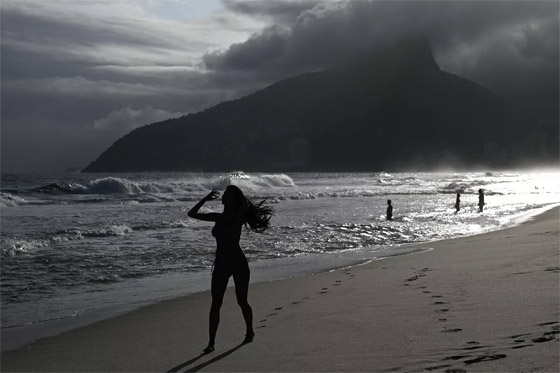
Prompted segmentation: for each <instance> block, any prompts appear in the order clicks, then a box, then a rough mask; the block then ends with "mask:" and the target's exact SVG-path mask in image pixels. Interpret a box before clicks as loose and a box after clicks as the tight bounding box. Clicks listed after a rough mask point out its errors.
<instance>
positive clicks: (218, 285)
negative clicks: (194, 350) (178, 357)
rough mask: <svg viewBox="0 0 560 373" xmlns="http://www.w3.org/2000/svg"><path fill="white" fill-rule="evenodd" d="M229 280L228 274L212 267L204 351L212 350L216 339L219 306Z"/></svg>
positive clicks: (220, 306)
mask: <svg viewBox="0 0 560 373" xmlns="http://www.w3.org/2000/svg"><path fill="white" fill-rule="evenodd" d="M228 280H229V274H228V273H225V272H224V271H222V270H220V269H219V268H214V271H213V272H212V290H211V292H212V305H211V306H210V317H209V328H208V331H209V334H210V341H209V342H208V347H206V348H205V349H204V352H212V351H214V342H215V340H216V332H217V331H218V325H219V324H220V308H222V302H223V300H224V293H225V292H226V288H227V283H228Z"/></svg>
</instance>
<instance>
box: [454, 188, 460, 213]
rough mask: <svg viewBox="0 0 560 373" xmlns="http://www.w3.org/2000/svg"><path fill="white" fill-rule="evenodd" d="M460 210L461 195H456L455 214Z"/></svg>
mask: <svg viewBox="0 0 560 373" xmlns="http://www.w3.org/2000/svg"><path fill="white" fill-rule="evenodd" d="M459 210H461V194H459V193H457V199H456V200H455V213H458V212H459Z"/></svg>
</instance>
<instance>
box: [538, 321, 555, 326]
mask: <svg viewBox="0 0 560 373" xmlns="http://www.w3.org/2000/svg"><path fill="white" fill-rule="evenodd" d="M554 324H560V322H558V321H549V322H543V323H542V324H537V326H547V325H554Z"/></svg>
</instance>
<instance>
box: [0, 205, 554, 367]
mask: <svg viewBox="0 0 560 373" xmlns="http://www.w3.org/2000/svg"><path fill="white" fill-rule="evenodd" d="M559 211H560V209H559V208H558V207H556V208H554V209H552V210H549V211H547V212H545V213H543V214H541V215H539V216H537V217H535V218H533V219H531V220H529V221H526V222H524V223H522V224H521V225H519V226H516V227H512V228H508V229H504V230H500V231H496V232H491V233H487V234H482V235H477V236H469V237H463V238H458V239H453V240H446V241H439V242H432V243H425V244H418V245H413V247H415V248H418V249H419V250H421V251H423V252H421V253H417V254H413V255H405V256H397V257H390V258H386V259H383V260H373V261H371V262H368V263H366V264H363V265H360V266H355V267H351V268H346V269H340V270H335V271H332V272H328V273H322V274H316V275H309V276H304V277H298V278H292V279H286V280H280V281H271V282H266V283H256V284H252V285H251V287H250V293H249V301H250V303H251V305H252V307H253V310H254V320H255V328H256V329H255V331H256V337H255V340H254V342H253V343H250V344H246V345H242V344H240V343H241V341H242V340H243V337H244V336H243V334H244V324H243V319H242V316H241V312H240V310H239V307H238V306H237V304H236V302H235V296H234V293H233V288H229V289H228V291H227V293H226V297H225V300H224V306H223V308H222V318H221V324H220V329H219V331H218V336H217V344H216V350H215V351H214V352H212V353H210V354H207V355H201V351H202V349H203V348H204V347H205V345H206V342H207V319H208V309H209V306H210V294H209V293H208V292H205V293H199V294H193V295H190V296H186V297H182V298H177V299H173V300H169V301H165V302H161V303H158V304H155V305H151V306H148V307H145V308H142V309H139V310H136V311H133V312H130V313H127V314H124V315H121V316H118V317H115V318H112V319H108V320H104V321H100V322H97V323H94V324H91V325H88V326H86V327H82V328H79V329H75V330H72V331H69V332H66V333H64V334H61V335H58V336H55V337H50V338H46V339H42V340H39V341H36V342H34V343H32V344H30V345H27V346H24V347H22V348H20V349H18V350H14V351H7V352H3V353H2V356H1V357H2V360H1V368H2V371H5V372H7V371H99V372H109V371H127V372H131V371H146V372H148V371H149V372H189V371H193V372H194V371H240V372H241V371H243V372H247V371H367V372H410V371H449V372H463V371H467V372H533V371H537V372H557V371H559V370H560V363H559V358H560V352H559V351H560V344H559V331H560V319H559V298H560V292H559V271H560V262H559Z"/></svg>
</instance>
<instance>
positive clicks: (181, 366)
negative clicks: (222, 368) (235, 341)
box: [167, 343, 245, 373]
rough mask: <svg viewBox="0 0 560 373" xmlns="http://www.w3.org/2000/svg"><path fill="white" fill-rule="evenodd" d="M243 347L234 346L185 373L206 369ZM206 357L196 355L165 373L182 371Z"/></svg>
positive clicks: (204, 354) (242, 344)
mask: <svg viewBox="0 0 560 373" xmlns="http://www.w3.org/2000/svg"><path fill="white" fill-rule="evenodd" d="M244 345H245V343H241V344H240V345H238V346H235V347H234V348H232V349H231V350H228V351H226V352H224V353H222V354H220V355H218V356H216V357H214V358H213V359H210V360H208V361H206V362H204V363H202V364H198V365H196V366H194V367H192V368H190V369H188V370H185V372H198V371H199V370H200V369H202V368H204V367H206V366H208V365H210V364H213V363H215V362H216V361H219V360H221V359H223V358H224V357H226V356H228V355H230V354H232V353H234V352H235V351H237V350H239V349H240V348H241V347H242V346H244ZM206 355H209V354H206V353H202V354H200V355H198V356H197V357H195V358H192V359H190V360H188V361H185V362H184V363H181V364H179V365H177V366H176V367H174V368H171V369H169V370H168V371H167V373H171V372H178V371H179V370H181V369H183V368H186V367H188V366H189V365H191V364H194V363H195V362H196V361H197V360H199V359H201V358H202V357H204V356H206Z"/></svg>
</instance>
